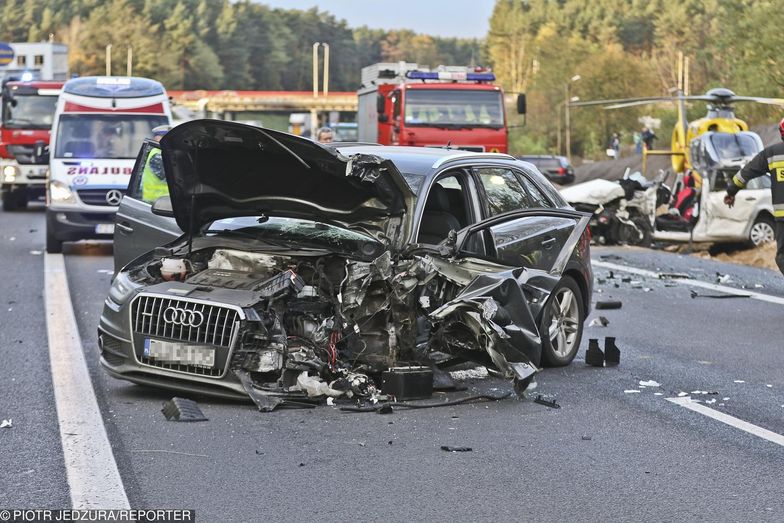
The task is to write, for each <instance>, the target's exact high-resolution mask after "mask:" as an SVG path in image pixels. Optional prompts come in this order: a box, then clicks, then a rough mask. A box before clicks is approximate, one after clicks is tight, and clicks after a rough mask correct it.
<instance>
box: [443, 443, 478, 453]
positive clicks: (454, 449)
mask: <svg viewBox="0 0 784 523" xmlns="http://www.w3.org/2000/svg"><path fill="white" fill-rule="evenodd" d="M441 450H445V451H447V452H472V451H473V450H474V449H472V448H471V447H453V446H451V445H441Z"/></svg>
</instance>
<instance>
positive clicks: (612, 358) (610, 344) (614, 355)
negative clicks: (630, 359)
mask: <svg viewBox="0 0 784 523" xmlns="http://www.w3.org/2000/svg"><path fill="white" fill-rule="evenodd" d="M604 361H605V363H607V365H618V364H619V363H621V350H620V349H619V348H618V347H617V346H616V345H615V338H614V337H610V336H608V337H606V338H604Z"/></svg>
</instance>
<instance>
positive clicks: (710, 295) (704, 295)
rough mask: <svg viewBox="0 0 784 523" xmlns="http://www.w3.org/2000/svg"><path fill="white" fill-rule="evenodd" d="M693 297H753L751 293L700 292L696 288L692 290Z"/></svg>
mask: <svg viewBox="0 0 784 523" xmlns="http://www.w3.org/2000/svg"><path fill="white" fill-rule="evenodd" d="M691 297H692V299H694V298H720V299H721V298H751V294H700V293H698V292H697V291H695V290H692V291H691Z"/></svg>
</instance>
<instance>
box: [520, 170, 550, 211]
mask: <svg viewBox="0 0 784 523" xmlns="http://www.w3.org/2000/svg"><path fill="white" fill-rule="evenodd" d="M520 180H521V181H522V182H523V185H524V186H525V190H526V191H528V196H529V198H530V200H531V201H532V202H533V203H534V205H533V206H534V207H545V208H550V207H552V206H553V205H552V204H551V203H550V201H549V200H548V199H547V197H545V195H544V194H543V193H542V191H540V190H539V188H538V187H537V186H536V185H534V183H533V182H532V181H531V180H529V179H528V178H526V177H525V175H520Z"/></svg>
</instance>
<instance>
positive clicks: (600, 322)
mask: <svg viewBox="0 0 784 523" xmlns="http://www.w3.org/2000/svg"><path fill="white" fill-rule="evenodd" d="M609 324H610V320H608V319H607V318H605V317H604V316H599V317H598V318H594V319H592V320H591V323H589V324H588V326H589V327H606V326H608V325H609Z"/></svg>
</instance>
